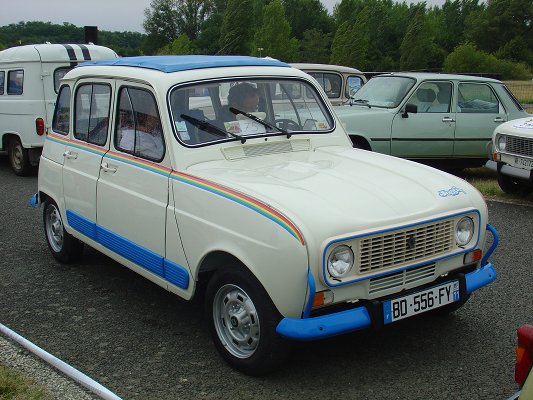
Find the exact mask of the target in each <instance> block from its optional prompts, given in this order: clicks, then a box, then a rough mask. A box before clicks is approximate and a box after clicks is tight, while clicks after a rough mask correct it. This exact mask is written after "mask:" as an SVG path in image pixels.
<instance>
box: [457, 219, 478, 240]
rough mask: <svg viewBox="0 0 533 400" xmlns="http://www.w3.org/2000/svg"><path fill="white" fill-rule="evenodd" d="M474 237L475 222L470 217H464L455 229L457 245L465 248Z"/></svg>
mask: <svg viewBox="0 0 533 400" xmlns="http://www.w3.org/2000/svg"><path fill="white" fill-rule="evenodd" d="M472 236H474V221H472V218H470V217H463V218H461V220H460V221H459V223H458V224H457V226H456V228H455V243H457V246H465V245H467V244H468V242H470V240H471V239H472Z"/></svg>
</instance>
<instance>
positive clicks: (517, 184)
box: [498, 172, 533, 195]
mask: <svg viewBox="0 0 533 400" xmlns="http://www.w3.org/2000/svg"><path fill="white" fill-rule="evenodd" d="M498 185H499V186H500V188H501V189H502V190H503V191H504V192H505V193H508V194H523V195H528V194H530V193H531V191H532V190H533V187H532V186H531V185H530V184H528V183H527V182H523V181H521V180H520V179H517V178H513V177H512V176H508V175H504V174H502V173H501V172H498Z"/></svg>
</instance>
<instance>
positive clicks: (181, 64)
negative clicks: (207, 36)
mask: <svg viewBox="0 0 533 400" xmlns="http://www.w3.org/2000/svg"><path fill="white" fill-rule="evenodd" d="M89 65H107V66H110V65H116V66H124V67H137V68H148V69H154V70H157V71H161V72H177V71H187V70H191V69H203V68H216V67H241V66H245V67H272V66H274V67H289V68H290V65H289V64H286V63H284V62H281V61H278V60H275V59H273V58H256V57H247V56H138V57H121V58H112V59H108V60H97V61H89V62H85V63H83V64H80V66H89Z"/></svg>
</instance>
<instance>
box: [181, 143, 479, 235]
mask: <svg viewBox="0 0 533 400" xmlns="http://www.w3.org/2000/svg"><path fill="white" fill-rule="evenodd" d="M187 173H189V174H191V175H194V176H197V177H200V178H203V179H206V180H209V181H213V182H216V183H218V184H220V185H224V186H226V187H229V188H231V189H234V190H236V191H239V192H241V193H243V194H245V195H248V196H251V197H253V198H254V199H256V200H260V201H262V202H264V203H266V204H268V205H269V206H271V207H273V208H275V209H276V210H278V211H280V212H281V213H283V214H284V215H285V216H286V217H288V218H290V219H291V220H292V221H293V222H294V223H295V224H296V225H297V226H298V228H299V229H300V230H301V231H302V233H303V234H304V237H309V235H310V236H311V237H314V238H315V239H317V240H319V241H321V240H325V239H326V238H328V237H333V236H337V235H343V234H347V233H350V232H355V231H361V230H366V229H372V228H379V227H383V226H390V225H395V224H404V223H406V222H407V221H416V220H421V219H425V218H432V217H435V216H436V215H442V214H447V213H450V212H452V211H457V210H459V209H467V208H469V209H471V208H477V209H481V208H482V207H484V204H485V203H484V200H483V198H482V197H481V195H480V194H479V192H478V191H477V190H476V189H475V188H473V187H472V186H470V185H469V184H468V183H467V182H466V181H464V180H462V179H460V178H457V177H455V176H453V175H450V174H447V173H444V172H442V171H438V170H436V169H433V168H430V167H427V166H424V165H421V164H417V163H414V162H411V161H406V160H402V159H399V158H395V157H390V156H386V155H382V154H377V153H372V152H367V151H365V150H359V149H352V148H345V147H323V148H319V149H316V150H315V151H310V152H296V153H285V154H275V155H267V156H260V157H251V158H247V159H243V160H239V161H231V162H228V161H225V160H224V161H211V162H205V163H200V164H195V165H194V166H191V167H189V168H188V170H187ZM317 234H319V235H320V236H321V238H319V237H317Z"/></svg>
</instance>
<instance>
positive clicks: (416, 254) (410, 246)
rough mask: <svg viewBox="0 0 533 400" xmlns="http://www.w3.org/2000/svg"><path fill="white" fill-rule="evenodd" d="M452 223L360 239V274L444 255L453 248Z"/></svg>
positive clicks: (441, 223)
mask: <svg viewBox="0 0 533 400" xmlns="http://www.w3.org/2000/svg"><path fill="white" fill-rule="evenodd" d="M453 225H454V224H453V220H444V221H438V222H433V223H429V224H423V225H417V226H416V227H412V228H407V229H401V230H396V231H389V232H385V233H381V234H377V235H371V236H365V237H362V238H361V239H360V240H359V252H358V253H359V272H360V273H361V274H364V273H367V272H376V271H380V270H385V269H389V268H394V267H400V266H402V265H407V264H412V263H415V262H418V261H423V260H426V259H428V258H433V257H436V256H439V255H444V254H446V253H448V252H450V250H452V249H453V236H454V235H453V231H454V227H453Z"/></svg>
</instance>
